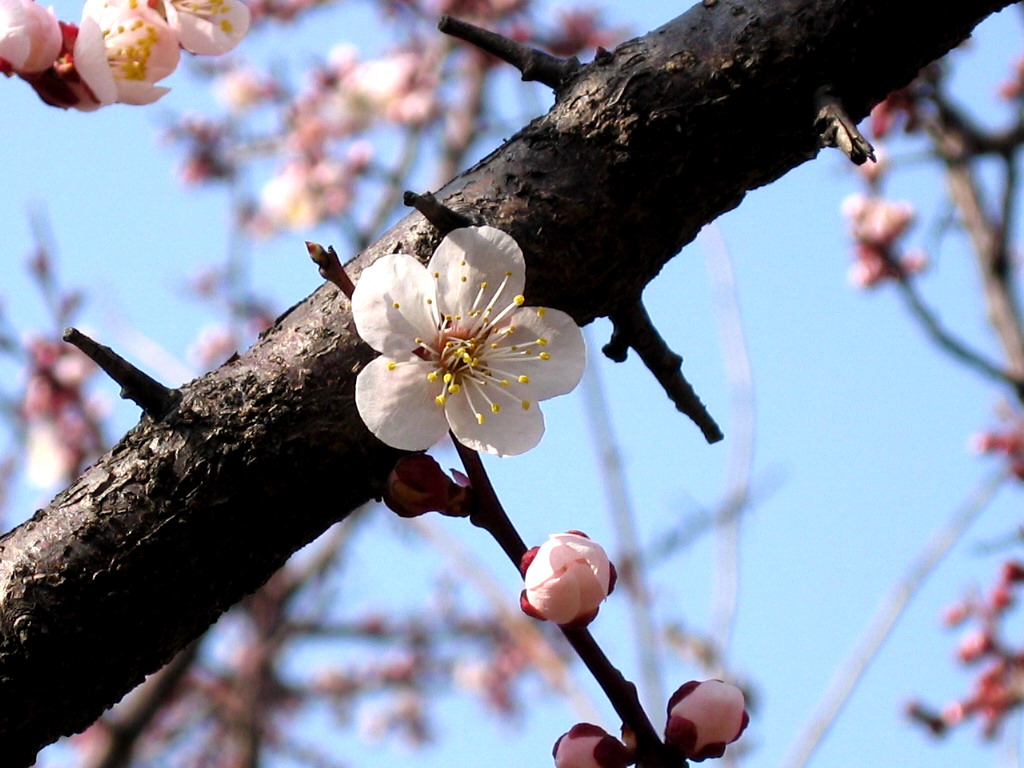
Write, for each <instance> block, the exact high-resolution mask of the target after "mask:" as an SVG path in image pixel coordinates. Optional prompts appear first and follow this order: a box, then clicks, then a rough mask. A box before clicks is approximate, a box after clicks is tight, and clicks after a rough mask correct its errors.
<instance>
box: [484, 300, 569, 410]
mask: <svg viewBox="0 0 1024 768" xmlns="http://www.w3.org/2000/svg"><path fill="white" fill-rule="evenodd" d="M509 324H510V325H512V326H514V327H515V329H516V330H515V331H514V332H513V333H510V334H508V335H507V336H505V337H503V339H502V342H501V345H502V347H503V348H509V347H511V346H513V345H515V346H518V347H519V348H520V349H532V351H533V353H532V354H530V355H529V356H525V355H524V356H522V362H520V363H512V364H510V366H509V367H511V366H512V365H515V366H516V373H520V372H521V373H523V374H525V375H527V376H529V378H530V382H529V384H527V385H526V386H525V387H524V392H525V394H524V396H523V399H526V400H547V399H548V398H549V397H556V396H557V395H564V394H565V393H567V392H571V391H572V390H573V389H574V388H575V387H576V385H577V384H579V383H580V378H582V376H583V369H584V367H585V366H586V363H587V348H586V344H585V343H584V341H583V332H582V331H581V330H580V328H579V326H578V325H576V322H575V321H574V320H573V319H572V318H571V317H570V316H569V315H567V314H566V313H565V312H562V311H561V310H557V309H548V308H542V307H520V308H519V309H517V310H516V311H515V312H513V313H512V314H511V315H509ZM541 340H543V343H541ZM531 345H532V346H531ZM507 354H508V353H505V354H504V355H502V358H503V359H508V358H507ZM495 357H497V356H495ZM491 359H492V357H491V356H489V357H488V362H490V361H491ZM520 368H521V371H520Z"/></svg>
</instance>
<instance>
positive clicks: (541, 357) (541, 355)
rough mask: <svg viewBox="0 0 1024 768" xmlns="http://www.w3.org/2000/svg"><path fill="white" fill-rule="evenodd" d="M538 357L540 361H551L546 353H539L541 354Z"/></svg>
mask: <svg viewBox="0 0 1024 768" xmlns="http://www.w3.org/2000/svg"><path fill="white" fill-rule="evenodd" d="M538 357H539V358H540V359H541V360H550V359H551V355H549V354H548V353H547V352H541V353H540V354H539V355H538Z"/></svg>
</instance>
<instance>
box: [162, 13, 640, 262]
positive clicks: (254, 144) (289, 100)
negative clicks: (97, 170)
mask: <svg viewBox="0 0 1024 768" xmlns="http://www.w3.org/2000/svg"><path fill="white" fill-rule="evenodd" d="M323 4H324V0H253V2H250V3H249V7H250V10H251V12H252V15H253V18H254V20H265V21H269V20H276V21H281V22H288V21H291V20H293V19H294V18H296V16H298V15H300V14H304V13H306V12H307V11H310V10H312V9H314V8H316V7H318V6H320V5H323ZM376 5H377V10H378V12H379V13H381V15H382V16H383V17H384V23H385V24H387V25H388V26H389V27H390V28H393V29H394V31H395V35H396V37H397V38H398V40H399V41H400V42H398V43H397V44H396V45H395V47H394V48H392V49H391V50H389V51H386V52H385V53H383V54H381V55H378V56H376V57H370V58H366V57H363V56H360V55H359V54H358V53H357V51H356V49H355V47H354V46H352V45H346V44H341V45H338V46H336V47H335V48H334V49H332V50H331V51H329V53H328V54H327V56H326V58H325V60H324V61H323V62H321V63H318V64H317V65H316V66H314V67H313V68H312V69H311V70H310V71H309V72H308V73H307V75H306V76H305V81H304V83H303V84H302V85H301V86H299V87H297V88H294V89H293V88H292V87H291V86H289V85H287V84H286V82H285V81H284V80H283V79H280V78H279V77H278V76H276V75H274V76H272V75H269V74H266V73H263V72H259V71H258V70H257V69H254V68H252V67H250V66H249V65H247V64H245V63H243V62H240V61H237V60H235V61H231V62H227V63H225V64H220V63H218V64H216V65H212V66H208V67H206V71H207V72H208V73H209V74H211V75H212V76H213V83H212V88H213V91H214V93H216V94H217V96H218V97H219V99H220V101H221V102H222V103H223V104H224V105H225V107H226V114H225V115H224V116H223V117H221V118H217V119H197V118H195V117H188V118H183V119H182V120H181V122H180V123H179V124H178V125H176V126H175V127H173V128H172V129H171V130H170V131H169V135H170V136H171V137H172V138H174V139H175V140H178V141H180V142H181V143H182V144H184V145H185V148H186V153H187V156H186V159H185V162H184V166H183V168H182V170H181V172H180V175H181V178H182V180H183V181H184V182H186V183H188V184H197V183H202V182H212V181H217V180H232V179H236V178H238V177H239V176H238V172H239V171H240V170H241V166H243V165H245V164H249V163H253V164H255V163H257V162H264V163H265V162H266V160H267V159H268V158H273V159H274V161H275V167H274V169H273V170H272V172H271V175H270V178H269V179H267V181H266V182H265V183H263V184H262V187H261V189H259V191H258V193H257V194H254V195H252V196H251V197H250V198H248V199H246V200H245V202H244V203H243V205H242V208H243V210H242V214H243V215H242V217H241V220H242V223H243V225H244V229H245V231H246V232H247V233H248V234H250V235H253V236H255V237H259V238H265V237H270V236H272V235H274V234H277V233H279V232H283V231H288V230H295V229H309V228H311V227H315V226H317V225H322V224H325V223H331V224H340V225H341V226H342V227H343V228H344V229H345V231H347V232H353V233H355V235H356V237H357V239H360V240H361V242H365V241H366V240H367V239H368V238H369V237H370V236H371V235H372V234H374V233H376V232H379V231H380V228H381V227H382V226H384V225H385V224H386V219H387V218H388V214H389V213H390V211H391V210H393V209H394V207H395V206H397V205H400V204H401V192H402V189H401V188H398V186H397V182H398V177H399V176H405V175H407V173H408V172H409V170H410V169H411V168H412V167H414V166H415V167H419V166H420V165H422V162H421V161H422V158H423V157H424V156H426V155H428V154H433V156H434V157H437V158H439V160H440V161H441V164H442V165H443V166H444V168H445V172H444V173H443V174H442V175H441V176H440V177H439V178H445V179H446V178H447V177H449V176H450V174H451V173H453V172H454V169H455V168H456V167H457V166H459V165H460V164H461V160H462V158H463V153H465V152H466V150H467V148H468V147H469V145H470V143H471V142H473V141H474V140H475V139H476V137H477V136H478V135H479V134H480V133H481V132H482V131H483V130H486V129H487V128H488V127H489V126H490V125H491V124H492V123H495V122H496V121H494V120H493V119H491V118H490V117H489V116H488V115H487V114H486V113H485V110H487V109H488V107H489V105H488V104H487V102H486V100H485V99H483V98H481V94H483V93H484V90H485V89H484V81H485V79H486V78H487V77H488V76H489V75H490V72H491V71H492V70H496V69H497V68H498V65H499V62H498V60H497V59H495V58H493V57H491V56H489V55H488V54H485V53H482V52H481V51H480V50H479V49H477V48H475V47H473V46H471V45H467V44H462V43H454V44H453V42H452V41H451V40H450V39H447V38H444V37H443V36H439V35H438V34H437V32H436V30H435V29H434V24H433V23H432V22H431V23H430V24H429V25H428V24H427V23H425V22H426V20H436V19H437V18H438V17H439V16H440V15H442V14H451V15H454V16H458V17H460V18H464V19H468V20H472V21H474V22H476V23H478V24H481V25H484V26H486V27H487V28H488V29H491V30H494V31H497V32H500V33H501V34H504V35H506V36H508V37H511V38H513V39H515V40H518V41H521V42H525V43H528V44H531V45H536V46H539V47H541V48H544V49H547V50H549V51H551V52H553V53H555V54H557V55H562V56H572V55H576V54H586V53H588V52H591V51H593V50H595V49H597V48H598V47H601V46H612V45H614V44H615V43H616V42H617V41H618V40H620V39H622V37H624V36H625V31H624V30H621V29H614V28H612V27H610V26H608V25H607V24H606V23H605V22H604V21H603V20H602V17H601V15H600V13H599V12H597V11H596V10H593V9H589V8H581V9H566V10H563V11H560V12H558V14H557V15H556V17H555V18H554V20H553V21H552V22H550V23H541V22H538V21H537V20H536V19H535V18H534V14H533V13H532V11H533V4H532V3H531V2H530V0H378V2H377V4H376ZM502 66H506V65H502ZM268 105H271V106H273V107H275V109H276V110H277V111H276V112H274V113H273V114H272V116H271V117H270V119H269V120H268V114H267V113H266V112H263V113H260V114H259V116H258V118H257V117H254V116H252V115H251V113H252V112H253V111H254V110H255V109H257V108H259V107H262V106H268ZM250 124H251V125H250ZM252 125H258V126H259V127H258V128H256V129H255V130H253V129H252V127H251V126H252ZM439 127H440V128H441V130H438V128H439ZM380 131H383V133H384V134H386V135H390V136H392V137H395V136H398V137H400V138H401V139H402V140H403V142H404V144H403V145H402V146H403V147H404V148H403V149H402V151H400V152H397V153H396V152H394V151H389V152H388V153H386V155H384V154H381V153H379V152H375V151H374V148H373V145H372V144H371V143H370V139H371V137H373V136H374V135H375V134H376V133H379V132H380ZM431 142H436V143H439V144H442V145H443V146H441V147H439V148H438V151H436V152H430V151H424V150H423V149H422V148H416V147H413V146H412V145H413V144H430V143H431ZM259 175H262V170H261V172H260V174H259ZM395 189H397V192H396V191H395ZM369 190H373V193H374V194H377V193H379V194H380V200H379V201H378V202H377V203H373V204H371V205H370V206H367V207H366V208H367V210H372V211H373V215H372V216H370V217H368V218H369V221H367V222H366V223H365V224H364V223H363V222H357V221H356V220H355V219H356V214H357V213H358V214H359V216H360V218H361V217H362V214H363V213H364V210H362V209H361V210H359V211H354V203H355V201H356V199H357V196H358V195H360V194H362V195H363V196H366V195H368V194H371V193H370V192H369Z"/></svg>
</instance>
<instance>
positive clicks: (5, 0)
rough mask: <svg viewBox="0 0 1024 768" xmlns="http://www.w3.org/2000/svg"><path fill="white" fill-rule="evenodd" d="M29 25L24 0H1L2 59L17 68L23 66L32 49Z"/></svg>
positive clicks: (0, 38) (0, 32) (0, 48)
mask: <svg viewBox="0 0 1024 768" xmlns="http://www.w3.org/2000/svg"><path fill="white" fill-rule="evenodd" d="M28 25H29V18H28V11H27V10H26V9H25V5H24V4H23V3H22V0H0V59H4V60H5V61H7V63H9V64H10V65H11V66H12V67H14V69H15V70H18V69H20V68H21V67H22V65H23V64H24V63H25V61H26V60H27V59H28V57H29V53H31V50H32V41H31V40H30V39H29V37H28V34H27V30H28Z"/></svg>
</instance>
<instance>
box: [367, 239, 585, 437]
mask: <svg viewBox="0 0 1024 768" xmlns="http://www.w3.org/2000/svg"><path fill="white" fill-rule="evenodd" d="M525 271H526V265H525V261H524V259H523V254H522V251H521V250H520V249H519V246H518V244H517V243H516V241H515V240H513V239H512V238H511V237H510V236H509V235H507V234H505V233H504V232H501V231H500V230H497V229H494V228H493V227H466V228H464V229H456V230H455V231H453V232H451V233H450V234H449V235H448V236H447V237H445V238H444V240H442V241H441V244H440V245H439V246H438V248H437V250H436V251H435V252H434V255H433V256H432V257H431V259H430V262H429V263H428V264H427V266H426V267H424V266H423V265H422V264H420V263H419V262H418V261H417V260H416V259H415V258H413V257H412V256H407V255H405V254H389V255H387V256H383V257H381V258H380V259H378V260H377V261H376V262H374V263H373V264H371V265H370V266H369V267H368V268H367V269H365V270H364V271H363V273H362V275H361V276H360V278H359V282H358V283H357V284H356V288H355V292H354V294H353V296H352V317H353V319H354V320H355V325H356V329H357V331H358V332H359V335H360V336H362V338H363V339H364V340H365V341H366V342H367V343H368V344H369V345H370V346H371V347H373V348H374V349H376V350H377V351H378V352H380V353H381V356H380V357H378V358H376V359H375V360H373V361H371V362H370V363H369V364H368V365H367V366H366V367H365V368H364V369H363V370H362V371H360V373H359V376H358V378H357V380H356V406H357V407H358V409H359V414H360V416H362V418H363V421H365V422H366V425H367V426H368V427H369V429H370V431H371V432H373V434H375V435H376V436H377V437H378V438H379V439H380V440H382V441H383V442H385V443H387V444H388V445H391V446H393V447H395V448H402V449H405V450H410V451H414V450H425V449H426V448H429V447H430V446H431V445H433V444H434V443H435V442H437V441H438V440H439V439H440V438H442V437H443V436H444V434H445V432H446V431H447V430H449V429H451V431H452V432H453V433H454V434H455V436H456V438H458V439H459V440H460V441H461V442H462V443H463V444H464V445H466V446H468V447H469V448H472V449H474V450H478V451H486V452H488V453H493V454H497V455H500V456H509V455H514V454H518V453H522V452H523V451H526V450H529V449H530V448H533V447H534V446H535V445H536V444H537V443H538V442H539V441H540V439H541V436H542V435H543V433H544V418H543V416H542V415H541V413H540V410H539V409H538V408H537V402H538V401H540V400H546V399H547V398H549V397H555V396H557V395H561V394H565V393H566V392H569V391H570V390H572V389H573V388H574V387H575V386H576V384H577V383H578V382H579V380H580V377H581V376H582V375H583V367H584V363H585V357H586V351H585V346H584V343H583V334H582V333H581V332H580V329H579V327H578V326H577V325H576V323H575V322H573V320H572V318H571V317H569V316H568V315H567V314H566V313H564V312H561V311H559V310H556V309H547V308H544V307H527V306H524V304H525V298H524V297H523V288H524V285H525V283H526V275H525Z"/></svg>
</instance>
